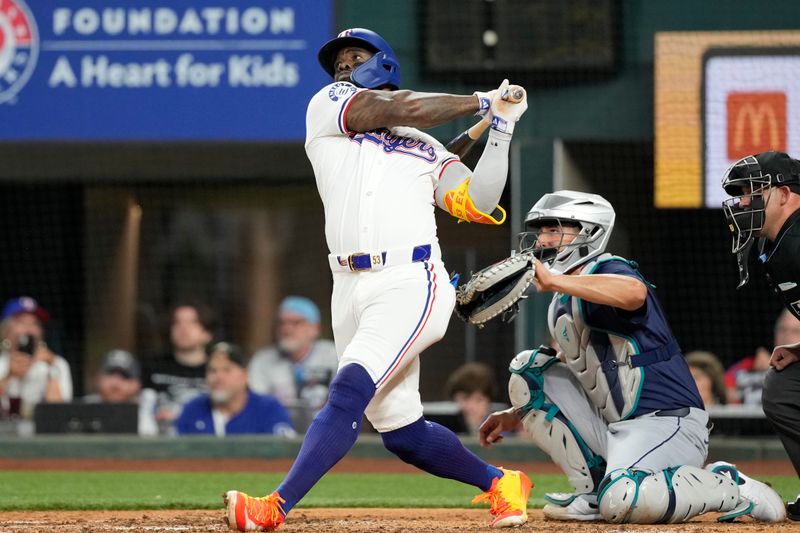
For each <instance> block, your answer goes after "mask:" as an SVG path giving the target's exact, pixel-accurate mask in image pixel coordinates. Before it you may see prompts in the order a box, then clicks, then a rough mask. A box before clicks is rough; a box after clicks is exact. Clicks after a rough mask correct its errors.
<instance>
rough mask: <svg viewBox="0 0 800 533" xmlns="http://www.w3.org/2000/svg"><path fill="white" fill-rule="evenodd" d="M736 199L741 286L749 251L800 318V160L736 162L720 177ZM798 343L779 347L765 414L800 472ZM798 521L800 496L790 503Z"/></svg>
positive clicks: (766, 157)
mask: <svg viewBox="0 0 800 533" xmlns="http://www.w3.org/2000/svg"><path fill="white" fill-rule="evenodd" d="M722 187H723V188H724V189H725V192H726V193H728V194H729V195H730V196H732V197H733V198H729V199H727V200H725V201H724V202H723V204H722V206H723V209H724V211H725V217H726V218H727V219H728V224H729V227H730V229H731V232H732V233H733V249H732V251H733V253H735V254H737V259H738V262H739V275H740V283H739V287H741V286H743V285H744V284H746V283H747V281H748V261H749V258H750V250H751V248H752V246H753V244H754V242H756V238H757V247H758V263H760V264H761V265H763V267H764V269H763V270H764V271H765V274H766V277H767V281H768V282H769V284H770V286H771V287H772V289H773V290H774V291H775V293H777V295H778V297H779V298H780V299H781V301H782V302H783V305H784V306H785V307H786V308H787V309H788V310H789V311H790V312H791V313H792V314H793V315H794V316H796V317H797V318H798V319H800V161H798V160H797V159H792V158H791V157H789V156H788V155H787V154H785V153H783V152H775V151H770V152H764V153H761V154H757V155H755V156H747V157H745V158H743V159H741V160H739V161H737V162H736V163H734V164H733V165H732V166H731V167H730V168H729V169H728V171H727V172H726V173H725V177H723V179H722ZM798 360H800V343H798V344H793V345H787V346H776V347H775V349H774V350H773V352H772V357H771V358H770V366H771V367H772V368H770V370H769V372H768V373H767V376H766V378H765V380H764V392H763V396H762V399H763V404H764V413H765V414H766V415H767V418H769V420H770V422H771V423H772V425H773V427H774V428H775V431H776V432H777V433H778V435H779V436H780V438H781V441H782V442H783V447H784V448H786V453H787V454H789V458H790V459H791V460H792V464H793V465H794V468H795V470H796V471H797V473H798V475H800V364H796V363H797V362H798ZM786 509H787V515H788V517H789V518H790V519H792V520H800V496H798V497H797V500H796V501H794V502H793V503H792V502H790V503H789V504H788V505H787V508H786Z"/></svg>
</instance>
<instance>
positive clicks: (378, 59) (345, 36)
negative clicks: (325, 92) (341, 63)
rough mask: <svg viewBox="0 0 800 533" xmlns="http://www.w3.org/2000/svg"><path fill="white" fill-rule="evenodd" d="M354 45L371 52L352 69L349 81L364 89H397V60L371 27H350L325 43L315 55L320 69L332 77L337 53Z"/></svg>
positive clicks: (398, 78) (398, 77)
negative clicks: (366, 58)
mask: <svg viewBox="0 0 800 533" xmlns="http://www.w3.org/2000/svg"><path fill="white" fill-rule="evenodd" d="M349 46H354V47H358V48H364V49H365V50H369V51H370V52H372V53H373V54H374V55H373V56H372V57H371V58H369V59H368V60H367V61H365V62H363V63H361V64H360V65H358V66H356V67H355V68H354V69H353V72H352V73H351V74H350V81H351V82H353V84H354V85H357V86H359V87H364V88H366V89H382V88H384V87H388V88H390V89H394V90H396V89H399V88H400V61H399V60H398V59H397V55H396V54H395V53H394V50H392V47H391V46H389V43H387V42H386V40H385V39H384V38H383V37H381V36H380V35H378V34H377V33H375V32H374V31H372V30H368V29H365V28H351V29H349V30H345V31H343V32H341V33H340V34H339V35H338V36H337V37H335V38H334V39H331V40H330V41H328V42H327V43H325V44H324V45H323V46H322V48H320V50H319V54H318V55H317V58H318V59H319V64H320V65H321V66H322V68H323V69H324V70H325V72H327V73H328V74H330V75H331V77H334V76H335V74H336V73H335V65H334V62H335V61H336V55H337V54H338V53H339V51H340V50H342V49H343V48H347V47H349Z"/></svg>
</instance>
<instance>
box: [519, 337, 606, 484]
mask: <svg viewBox="0 0 800 533" xmlns="http://www.w3.org/2000/svg"><path fill="white" fill-rule="evenodd" d="M557 361H558V359H557V358H556V356H555V350H553V349H551V348H547V347H545V346H540V347H539V348H538V349H536V350H526V351H524V352H520V353H519V354H518V355H517V356H516V357H515V358H514V359H513V360H512V361H511V365H510V367H509V370H510V371H511V378H510V379H509V380H508V395H509V398H510V399H511V404H512V405H513V406H514V408H515V409H517V411H518V412H519V413H520V415H521V416H522V425H523V427H524V428H525V431H526V432H527V433H528V434H529V435H530V436H531V437H532V438H533V441H534V443H535V444H536V445H537V446H538V447H539V448H540V449H541V450H542V451H544V452H545V453H547V454H548V455H549V456H550V458H551V459H552V460H553V462H554V463H556V464H557V465H559V466H560V467H561V469H562V470H563V471H564V473H565V474H566V475H567V478H568V479H569V480H570V483H572V485H573V487H574V489H575V492H576V493H577V494H588V493H592V492H595V490H596V488H597V485H598V484H599V483H600V480H601V479H602V478H603V475H604V474H605V469H606V463H605V460H604V459H603V458H602V457H600V456H599V455H597V454H595V453H594V452H593V451H592V450H591V449H590V448H589V446H587V444H586V442H584V439H583V438H582V437H581V435H580V433H578V431H577V429H576V428H575V426H574V425H573V424H572V423H571V422H570V421H569V420H568V419H567V418H566V417H565V416H564V415H563V414H562V413H561V411H560V410H559V408H558V406H556V405H554V404H552V403H549V402H548V401H547V398H546V397H545V394H544V376H543V373H544V372H545V371H546V370H547V369H548V368H550V367H551V366H552V365H554V364H555V363H556V362H557Z"/></svg>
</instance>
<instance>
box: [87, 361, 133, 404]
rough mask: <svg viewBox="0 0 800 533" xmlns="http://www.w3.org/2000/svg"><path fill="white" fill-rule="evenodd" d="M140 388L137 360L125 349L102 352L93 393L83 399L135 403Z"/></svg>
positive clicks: (95, 401) (94, 401)
mask: <svg viewBox="0 0 800 533" xmlns="http://www.w3.org/2000/svg"><path fill="white" fill-rule="evenodd" d="M141 390H142V380H141V371H140V369H139V361H137V360H136V357H134V356H133V354H132V353H130V352H126V351H125V350H111V351H109V352H106V353H105V354H103V358H102V359H101V361H100V369H99V370H98V372H97V376H96V378H95V391H96V393H95V394H92V395H90V396H87V397H86V398H84V401H88V402H92V403H100V402H102V403H136V402H138V401H139V392H140V391H141Z"/></svg>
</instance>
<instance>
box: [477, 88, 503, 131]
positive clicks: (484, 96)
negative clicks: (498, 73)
mask: <svg viewBox="0 0 800 533" xmlns="http://www.w3.org/2000/svg"><path fill="white" fill-rule="evenodd" d="M496 93H497V89H492V90H491V91H488V92H482V91H475V92H474V93H472V94H474V95H475V96H477V97H478V112H477V113H475V114H476V115H478V116H479V117H481V118H483V120H484V121H486V122H489V123H491V121H492V101H493V100H494V97H495V94H496Z"/></svg>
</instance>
